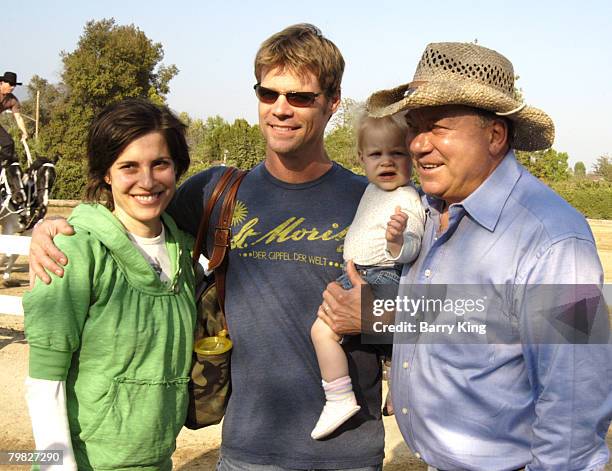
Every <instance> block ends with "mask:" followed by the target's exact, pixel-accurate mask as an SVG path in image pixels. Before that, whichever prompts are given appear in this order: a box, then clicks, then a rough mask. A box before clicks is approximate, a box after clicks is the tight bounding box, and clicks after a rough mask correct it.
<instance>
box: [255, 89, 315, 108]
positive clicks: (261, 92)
mask: <svg viewBox="0 0 612 471" xmlns="http://www.w3.org/2000/svg"><path fill="white" fill-rule="evenodd" d="M253 88H254V89H255V95H257V98H258V99H259V101H261V102H262V103H265V104H266V105H272V104H274V103H276V100H278V97H279V96H280V95H284V96H285V98H286V99H287V102H288V103H289V104H290V105H291V106H296V107H298V108H306V107H308V106H311V105H312V104H313V103H314V102H315V100H316V99H317V97H318V96H319V95H323V92H320V93H314V92H286V93H281V92H277V91H276V90H272V89H270V88H266V87H262V86H261V85H260V84H258V83H257V84H255V86H254V87H253Z"/></svg>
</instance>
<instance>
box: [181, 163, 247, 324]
mask: <svg viewBox="0 0 612 471" xmlns="http://www.w3.org/2000/svg"><path fill="white" fill-rule="evenodd" d="M246 174H247V172H245V171H244V170H239V169H237V168H234V167H228V168H227V169H226V170H225V172H224V173H223V175H222V176H221V178H220V179H219V181H218V182H217V185H216V186H215V188H214V189H213V192H212V194H211V196H210V198H209V199H208V203H207V204H206V208H205V210H204V213H203V214H202V219H201V220H200V226H199V228H198V235H197V237H196V243H195V246H194V250H193V263H194V265H195V264H196V263H197V262H198V259H199V258H200V254H201V253H202V248H203V247H205V246H206V238H207V235H208V228H209V223H210V219H211V217H212V212H213V209H214V207H215V205H216V203H217V201H218V200H219V198H220V197H221V195H223V193H224V192H225V190H226V188H227V187H228V184H229V182H230V180H231V178H232V176H233V175H238V176H237V177H236V178H235V179H234V181H233V182H232V183H231V185H230V187H229V190H228V191H227V194H226V195H225V197H224V198H223V203H222V206H221V214H220V217H219V221H218V223H217V225H216V226H215V234H214V237H213V248H212V252H211V254H210V260H209V262H208V269H209V270H214V273H215V283H216V286H217V296H218V298H219V305H220V307H221V309H222V310H224V308H225V273H226V272H227V252H228V250H229V248H230V244H231V240H232V234H231V223H232V216H233V214H234V206H235V205H236V195H237V194H238V187H239V186H240V183H241V182H242V179H243V178H244V177H245V176H246ZM205 255H206V254H205ZM223 323H224V328H226V329H227V326H226V325H225V319H224V320H223Z"/></svg>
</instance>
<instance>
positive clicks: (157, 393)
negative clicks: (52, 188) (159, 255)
mask: <svg viewBox="0 0 612 471" xmlns="http://www.w3.org/2000/svg"><path fill="white" fill-rule="evenodd" d="M69 222H70V223H71V224H72V225H73V226H74V228H75V231H76V234H75V235H73V236H61V235H60V236H57V237H56V238H55V243H56V245H57V246H58V247H59V248H60V249H61V250H62V251H63V252H64V253H65V254H66V255H67V256H68V260H69V262H68V265H67V266H66V267H65V274H64V277H63V278H59V277H57V276H54V275H52V277H53V282H52V283H51V284H50V285H45V284H44V283H42V282H40V281H39V280H37V282H36V285H35V286H34V289H33V290H32V291H31V292H29V293H26V295H25V296H24V298H23V306H24V311H25V331H26V336H27V339H28V343H29V345H30V371H29V374H30V376H31V377H32V378H40V379H48V380H55V381H64V380H65V381H66V396H67V409H68V421H69V424H70V432H71V435H72V445H73V448H74V452H75V457H76V460H77V463H78V466H79V470H94V469H95V470H106V469H109V470H110V469H113V470H117V469H132V468H139V469H144V470H170V469H172V461H171V456H172V453H173V451H174V449H175V448H176V436H177V435H178V433H179V432H180V430H181V427H182V426H183V423H184V421H185V415H186V411H187V382H188V381H189V372H190V367H191V358H192V347H193V329H194V324H195V312H196V308H195V300H194V275H193V270H192V267H191V257H190V249H191V248H192V242H193V239H192V238H191V237H190V236H188V235H187V234H185V233H183V232H182V231H180V230H179V229H178V228H177V227H176V224H175V223H174V221H173V220H172V218H170V217H169V216H167V215H165V214H164V215H163V223H164V226H165V228H166V247H167V248H168V252H169V256H170V261H171V264H172V271H173V276H172V277H171V283H170V284H168V285H166V284H164V283H162V282H161V281H160V279H159V276H158V275H157V274H156V273H155V271H154V270H153V268H152V267H151V266H150V265H149V264H148V263H147V261H146V260H145V258H144V257H143V256H142V255H141V253H140V252H139V251H138V250H137V249H136V247H134V245H133V244H132V242H131V241H130V239H129V238H128V236H127V232H126V230H125V228H124V227H123V226H122V225H121V223H120V222H119V220H118V219H117V218H116V217H115V216H113V214H112V213H111V212H110V211H109V210H108V209H106V208H105V207H104V206H102V205H99V204H94V205H89V204H82V205H80V206H78V207H77V208H75V209H74V211H73V212H72V216H71V217H70V218H69Z"/></svg>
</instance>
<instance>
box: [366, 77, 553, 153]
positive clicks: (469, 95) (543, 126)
mask: <svg viewBox="0 0 612 471" xmlns="http://www.w3.org/2000/svg"><path fill="white" fill-rule="evenodd" d="M443 105H463V106H470V107H473V108H479V109H483V110H488V111H491V112H494V113H495V112H501V113H503V112H508V111H510V110H514V109H517V108H518V107H519V106H520V105H521V102H520V101H518V100H515V99H513V98H511V97H509V96H508V95H507V94H506V93H504V92H502V91H499V90H497V89H495V88H493V87H488V86H486V85H483V84H480V83H475V82H470V81H461V80H455V81H452V82H451V81H430V82H421V83H419V84H418V85H414V84H413V83H406V84H403V85H400V86H399V87H395V88H392V89H389V90H381V91H379V92H376V93H373V94H372V95H371V96H370V98H368V100H367V102H366V108H367V110H368V113H369V114H370V115H371V116H373V117H383V116H389V115H392V114H395V113H399V112H401V111H406V110H411V109H418V108H424V107H428V106H443ZM506 118H508V119H510V120H511V121H512V122H513V123H514V139H513V142H512V147H513V148H514V149H517V150H524V151H535V150H542V149H548V148H550V147H551V146H552V144H553V141H554V138H555V127H554V124H553V122H552V119H550V117H549V116H548V115H547V114H546V113H544V112H543V111H541V110H539V109H537V108H533V107H530V106H525V107H523V108H522V109H520V111H518V112H516V113H513V114H510V115H508V116H506Z"/></svg>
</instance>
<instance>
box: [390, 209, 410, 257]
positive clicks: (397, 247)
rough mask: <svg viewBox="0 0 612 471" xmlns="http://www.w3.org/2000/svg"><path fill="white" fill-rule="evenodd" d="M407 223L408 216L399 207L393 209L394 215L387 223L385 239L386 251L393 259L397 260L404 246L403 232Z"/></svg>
mask: <svg viewBox="0 0 612 471" xmlns="http://www.w3.org/2000/svg"><path fill="white" fill-rule="evenodd" d="M407 223H408V215H407V214H406V213H404V212H403V211H402V208H400V207H399V206H396V207H395V214H393V215H392V216H391V219H389V222H388V223H387V231H386V232H385V238H386V239H387V250H389V253H390V254H391V256H393V257H394V258H397V257H398V256H399V254H400V253H401V251H402V245H404V231H405V230H406V224H407Z"/></svg>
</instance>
